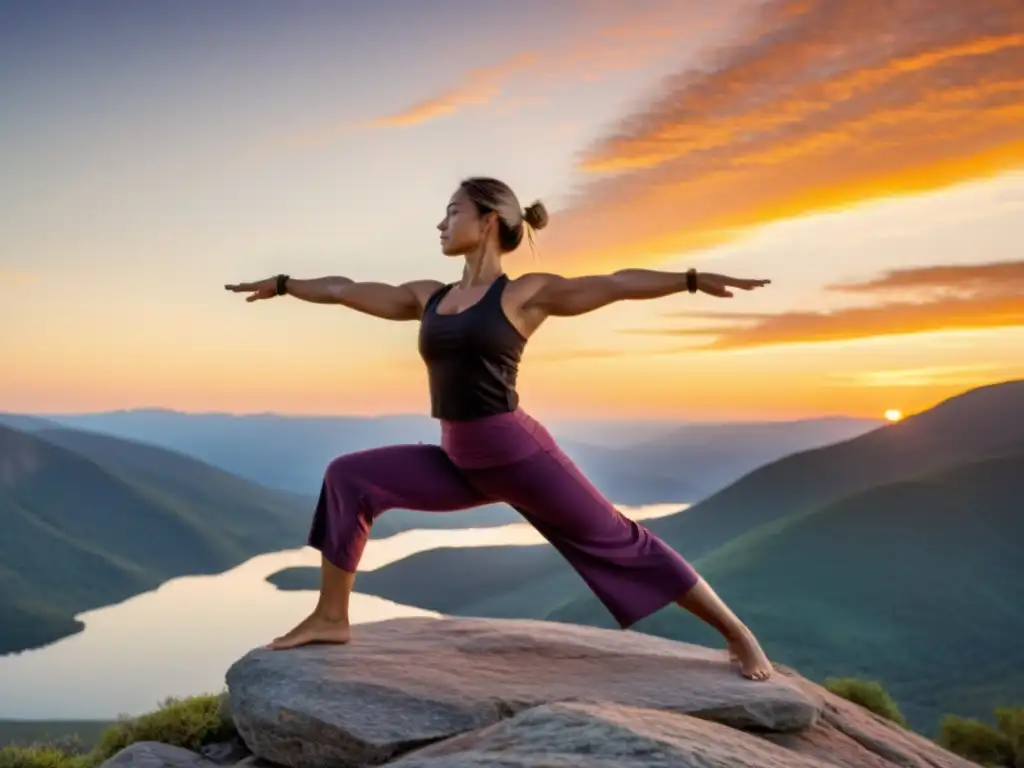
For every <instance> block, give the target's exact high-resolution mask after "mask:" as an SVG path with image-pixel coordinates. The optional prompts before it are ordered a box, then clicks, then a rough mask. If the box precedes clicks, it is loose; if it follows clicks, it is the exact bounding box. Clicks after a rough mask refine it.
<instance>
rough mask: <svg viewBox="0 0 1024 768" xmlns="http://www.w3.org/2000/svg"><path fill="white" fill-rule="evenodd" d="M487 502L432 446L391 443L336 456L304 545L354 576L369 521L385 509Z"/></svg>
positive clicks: (454, 507) (468, 505)
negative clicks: (382, 446) (307, 540)
mask: <svg viewBox="0 0 1024 768" xmlns="http://www.w3.org/2000/svg"><path fill="white" fill-rule="evenodd" d="M489 501H490V499H489V498H488V497H487V496H485V495H484V494H482V493H481V492H480V491H478V490H477V489H475V488H474V487H473V486H471V485H470V484H469V482H468V481H467V480H466V478H465V477H464V476H463V474H462V472H461V471H460V470H459V468H458V467H456V466H455V465H454V464H453V463H452V461H451V459H449V458H448V455H447V454H446V453H445V452H444V451H443V450H441V448H440V447H438V446H436V445H394V446H388V447H384V448H373V449H370V450H366V451H358V452H356V453H349V454H346V455H344V456H339V457H338V458H336V459H334V460H333V461H332V462H331V463H330V464H329V465H328V467H327V470H326V472H325V473H324V479H323V484H322V485H321V487H320V498H319V500H318V501H317V505H316V512H315V514H314V516H313V523H312V526H311V528H310V532H309V545H310V546H311V547H313V548H315V549H318V550H319V551H320V552H321V553H322V554H323V556H324V558H325V559H326V560H327V561H329V562H330V563H331V564H332V565H334V566H335V567H337V568H340V569H341V570H343V571H346V572H348V573H355V571H356V568H357V567H358V566H359V561H360V559H361V558H362V555H363V549H364V548H365V547H366V541H367V539H368V538H369V536H370V528H371V527H372V526H373V521H374V520H375V519H376V518H377V516H378V515H380V514H381V513H382V512H385V511H386V510H388V509H394V508H396V507H397V508H403V509H414V510H420V511H423V512H454V511H457V510H460V509H469V508H471V507H478V506H481V505H483V504H486V503H488V502H489Z"/></svg>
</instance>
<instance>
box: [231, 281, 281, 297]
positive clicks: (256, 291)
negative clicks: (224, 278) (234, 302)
mask: <svg viewBox="0 0 1024 768" xmlns="http://www.w3.org/2000/svg"><path fill="white" fill-rule="evenodd" d="M224 288H225V290H228V291H232V292H234V293H251V294H252V295H251V296H246V297H245V300H246V301H259V300H260V299H272V298H274V297H275V296H277V277H268V278H267V279H266V280H257V281H256V282H255V283H238V284H236V285H225V286H224Z"/></svg>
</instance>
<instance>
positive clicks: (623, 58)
mask: <svg viewBox="0 0 1024 768" xmlns="http://www.w3.org/2000/svg"><path fill="white" fill-rule="evenodd" d="M738 2H739V3H740V4H745V3H743V0H730V2H724V0H723V2H721V3H720V8H719V9H718V10H711V9H707V8H704V9H700V8H691V9H682V10H681V6H680V5H679V4H676V3H675V2H666V3H660V2H656V3H653V4H648V6H647V7H640V8H636V9H633V10H629V9H627V8H626V7H625V6H623V5H622V4H619V3H610V4H609V3H580V4H578V5H579V12H580V14H581V17H580V23H579V24H578V25H577V30H578V32H577V35H578V36H576V37H570V38H566V39H562V40H561V41H559V44H558V46H557V47H556V48H551V49H537V50H529V51H524V52H522V53H518V54H516V55H514V56H511V57H510V58H508V59H506V60H504V61H501V62H499V63H497V64H495V65H493V66H490V67H485V68H482V69H477V70H473V71H471V72H468V73H467V74H466V75H465V76H464V77H463V78H462V80H461V82H459V83H457V84H456V85H454V86H449V87H445V88H443V89H442V90H440V91H439V92H438V93H436V94H434V95H431V96H429V97H427V98H426V99H424V100H422V101H420V102H417V103H416V104H413V105H410V106H408V107H404V108H401V109H399V110H398V111H396V112H395V113H393V114H391V115H386V116H384V117H381V118H377V119H374V120H370V121H368V122H367V123H366V124H365V125H366V126H368V127H377V128H380V127H407V126H411V125H417V124H420V123H424V122H427V121H430V120H435V119H437V118H440V117H445V116H448V115H451V114H453V113H455V112H457V111H458V110H460V109H463V108H466V107H478V106H483V105H487V104H492V103H494V102H497V101H498V100H499V99H500V100H501V101H502V102H507V101H512V102H516V103H519V102H522V100H523V96H522V95H519V96H516V95H514V94H513V92H514V91H516V90H517V89H518V88H520V87H524V88H527V89H528V90H529V91H530V93H531V94H535V93H536V92H537V91H543V90H545V89H549V90H551V89H556V88H559V87H562V86H565V85H569V84H574V83H579V82H596V81H599V80H601V79H602V78H604V77H607V76H608V75H610V74H614V73H616V72H623V71H628V70H633V69H638V68H640V67H643V66H646V65H648V64H650V63H651V62H653V61H656V60H658V59H662V58H664V57H667V56H672V55H675V54H678V51H679V43H680V40H682V39H684V38H686V37H687V36H691V35H694V34H697V33H699V32H701V31H702V30H704V29H707V28H710V27H712V26H716V25H719V24H722V23H723V22H724V21H725V19H726V18H727V10H728V9H729V8H732V7H735V5H736V3H738ZM595 17H596V18H598V19H602V20H605V23H598V24H597V25H596V26H594V24H593V19H594V18H595ZM535 99H536V96H535V95H530V96H529V97H528V101H529V102H530V103H532V102H533V101H535Z"/></svg>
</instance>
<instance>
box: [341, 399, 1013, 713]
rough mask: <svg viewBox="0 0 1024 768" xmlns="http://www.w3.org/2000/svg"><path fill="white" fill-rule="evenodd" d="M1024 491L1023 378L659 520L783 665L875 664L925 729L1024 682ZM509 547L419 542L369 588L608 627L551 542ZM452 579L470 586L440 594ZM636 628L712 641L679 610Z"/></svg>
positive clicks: (460, 610) (856, 669) (787, 465)
mask: <svg viewBox="0 0 1024 768" xmlns="http://www.w3.org/2000/svg"><path fill="white" fill-rule="evenodd" d="M1020 499H1024V382H1009V383H1006V384H1002V385H995V386H991V387H982V388H979V389H976V390H972V391H970V392H967V393H965V394H963V395H960V396H957V397H954V398H951V399H949V400H947V401H945V402H943V403H941V404H940V405H938V406H936V407H935V408H933V409H931V410H929V411H927V412H924V413H922V414H919V415H917V416H914V417H912V418H909V419H907V420H906V421H904V422H902V423H899V424H895V425H892V426H888V427H884V428H881V429H878V430H875V431H873V432H871V433H868V434H866V435H863V436H861V437H858V438H854V439H851V440H847V441H844V442H841V443H839V444H836V445H832V446H828V447H824V448H820V449H817V450H812V451H805V452H800V453H797V454H794V455H792V456H789V457H787V458H784V459H781V460H779V461H775V462H772V463H770V464H769V465H767V466H765V467H762V468H760V469H758V470H756V471H754V472H752V473H750V474H749V475H747V476H746V477H744V478H743V479H741V480H740V481H738V482H736V483H735V484H733V485H732V486H730V487H729V488H726V489H725V490H723V491H722V492H720V493H718V494H715V495H714V496H712V497H711V498H709V499H707V500H706V501H704V502H702V503H700V504H697V505H695V506H694V507H692V508H690V509H688V510H686V511H685V512H682V513H680V514H677V515H672V516H670V517H666V518H661V519H658V520H652V521H649V522H647V525H648V526H649V527H650V528H652V529H653V530H656V531H658V532H659V533H660V534H661V535H663V536H664V537H665V538H666V539H667V540H668V541H669V542H670V543H672V544H673V545H675V546H677V547H678V549H679V550H680V551H682V552H683V553H684V554H686V555H687V556H688V557H689V558H691V560H694V561H695V563H696V565H697V566H698V568H699V570H700V571H701V572H702V573H703V574H704V575H705V576H706V577H707V578H708V580H709V581H710V582H711V583H712V584H713V585H714V586H715V588H716V589H718V590H719V591H720V592H721V593H722V594H723V596H724V597H725V598H726V599H727V600H728V601H729V602H730V604H732V605H733V606H734V607H735V608H736V609H737V611H738V612H739V613H740V614H741V615H742V616H743V617H744V618H745V619H746V620H748V621H749V622H750V623H751V625H752V627H753V628H755V629H756V630H757V631H758V633H759V635H760V636H761V637H762V639H763V641H764V642H765V644H766V646H767V647H768V649H769V650H770V652H771V653H772V654H773V655H774V656H776V657H777V658H778V659H779V660H780V661H783V662H785V663H787V664H792V665H795V666H798V667H799V668H801V669H804V670H807V671H808V672H810V673H811V675H812V676H814V675H817V676H819V678H820V677H824V676H827V675H836V674H852V675H857V676H861V677H874V678H878V679H880V680H881V681H882V682H883V683H884V685H885V687H886V688H887V689H889V690H890V691H891V692H892V693H893V694H894V695H895V696H896V697H897V699H898V700H899V702H900V705H901V706H902V707H903V709H904V712H905V713H906V714H907V716H908V718H909V719H910V720H911V722H912V723H913V724H914V725H915V727H918V728H920V729H923V730H928V729H931V728H933V727H934V724H935V722H936V719H937V717H938V716H939V714H942V713H944V712H955V713H959V714H963V715H969V716H970V715H975V716H980V717H984V716H987V714H988V713H989V712H990V711H991V710H992V708H993V707H994V706H997V705H1000V704H1003V703H1005V704H1011V703H1012V701H1013V700H1014V696H1012V695H1010V694H1011V693H1013V692H1014V691H1019V690H1021V689H1022V688H1024V671H1022V670H1024V645H1022V644H1021V643H1020V642H1019V638H1020V637H1022V636H1024V557H1021V556H1020V551H1021V548H1020V543H1021V542H1022V541H1024V505H1022V504H1021V502H1020ZM503 549H504V551H501V552H493V551H492V552H488V553H486V557H485V558H482V557H481V556H480V555H479V554H478V553H474V552H472V551H469V550H450V551H437V552H434V553H423V554H422V555H419V556H417V557H415V558H412V557H411V558H408V559H406V560H403V561H399V562H397V563H393V564H391V565H389V566H387V567H385V568H382V569H380V570H379V571H376V572H374V573H372V574H366V575H365V576H366V577H371V578H365V577H364V578H363V579H362V580H361V582H360V590H361V591H365V592H367V593H370V594H376V595H379V596H381V597H385V598H387V599H390V600H395V601H398V602H405V603H411V604H414V605H418V606H421V607H424V608H430V609H434V610H444V611H446V612H448V613H453V614H458V615H479V616H502V617H503V616H508V615H517V616H523V617H530V618H548V619H555V620H560V621H568V622H574V623H582V624H592V625H596V626H612V621H611V619H610V617H609V615H608V613H607V611H606V610H605V609H604V608H603V606H601V605H600V603H598V601H597V600H596V599H595V598H594V597H593V596H592V595H591V594H590V592H589V590H587V588H586V587H585V585H583V583H582V581H581V580H580V579H579V578H578V577H577V576H576V575H575V574H574V573H572V572H571V571H569V569H568V566H567V565H565V564H564V563H562V562H561V561H560V556H559V555H558V554H557V553H556V552H554V551H553V550H552V549H551V548H550V547H509V548H503ZM481 571H486V572H487V575H486V576H483V575H479V573H480V572H481ZM467 573H473V574H474V577H473V579H472V580H469V579H464V577H463V574H467ZM453 576H454V578H456V579H459V580H460V586H458V587H457V588H455V591H454V593H453V594H452V598H454V597H456V596H457V598H458V599H457V600H455V599H449V598H448V597H447V596H444V595H442V592H443V591H444V589H445V587H444V586H443V584H444V583H448V582H450V581H451V580H452V578H453ZM463 580H464V581H469V586H468V587H467V586H466V585H465V584H462V583H461V581H463ZM474 584H479V588H478V589H472V586H473V585H474ZM441 602H443V603H445V604H446V607H445V608H438V607H437V606H438V605H439V603H441ZM450 603H454V604H450ZM637 629H640V630H642V631H646V632H651V633H654V634H662V635H665V636H668V637H673V638H677V639H684V640H690V641H693V642H698V643H701V642H708V641H710V640H711V639H712V635H711V634H710V632H708V631H707V630H705V629H704V628H703V626H701V625H700V624H699V623H698V622H696V621H695V620H693V619H691V618H690V617H689V616H687V615H686V614H685V613H684V612H682V611H679V610H678V609H667V610H665V611H661V612H659V613H658V614H656V615H655V616H653V617H651V618H650V619H648V620H646V621H644V622H642V623H641V624H640V625H638V627H637Z"/></svg>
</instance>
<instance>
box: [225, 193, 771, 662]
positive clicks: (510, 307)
mask: <svg viewBox="0 0 1024 768" xmlns="http://www.w3.org/2000/svg"><path fill="white" fill-rule="evenodd" d="M547 221H548V215H547V212H546V210H545V208H544V206H543V205H542V204H541V203H540V202H536V203H534V204H533V205H531V206H529V207H528V208H526V209H525V210H523V209H522V208H520V205H519V201H518V200H517V199H516V196H515V194H513V192H512V190H511V189H510V188H509V187H508V186H507V185H506V184H504V183H502V182H500V181H498V180H496V179H490V178H473V179H467V180H466V181H464V182H462V184H461V185H460V186H459V188H458V190H457V191H456V192H455V194H454V195H453V196H452V197H451V200H450V201H449V203H448V208H447V210H446V212H445V217H444V219H443V220H442V221H441V223H440V224H438V225H437V228H438V229H439V230H440V232H441V250H442V252H443V253H444V254H445V255H447V256H463V257H464V258H465V262H466V263H465V268H464V269H463V275H462V280H461V281H459V282H458V283H457V284H450V285H444V284H442V283H440V282H438V281H436V280H417V281H414V282H409V283H404V284H402V285H384V284H381V283H357V282H355V281H353V280H350V279H348V278H344V277H322V278H318V279H314V280H295V279H291V278H289V277H288V276H286V275H278V276H277V277H271V278H267V279H266V280H261V281H259V282H255V283H242V284H239V285H228V286H225V287H226V288H227V289H228V290H230V291H235V292H244V293H249V294H251V295H250V296H248V297H247V299H246V300H247V301H256V300H259V299H269V298H272V297H274V296H281V295H286V294H287V295H289V296H294V297H296V298H298V299H302V300H304V301H310V302H316V303H320V304H341V305H343V306H346V307H350V308H351V309H355V310H358V311H360V312H364V313H366V314H369V315H374V316H376V317H380V318H384V319H387V320H419V321H420V330H419V351H420V355H421V356H422V358H423V360H424V362H425V363H426V367H427V373H428V378H429V383H430V399H431V415H432V416H433V417H434V418H437V419H439V420H440V424H441V445H440V446H435V445H422V444H417V445H397V446H390V447H385V448H376V449H372V450H366V451H359V452H356V453H352V454H348V455H345V456H340V457H338V458H336V459H334V460H333V461H332V462H331V463H330V465H329V466H328V467H327V470H326V472H325V473H324V479H323V484H322V486H321V490H320V499H319V501H318V503H317V507H316V512H315V515H314V517H313V522H312V526H311V530H310V534H309V544H310V545H311V546H312V547H315V548H316V549H318V550H319V551H320V552H321V555H322V557H321V579H322V580H321V585H320V598H319V601H318V603H317V606H316V608H315V609H314V610H313V613H312V614H311V615H310V616H309V617H308V618H306V619H305V620H304V621H302V622H301V623H300V624H299V625H298V626H296V627H295V628H294V629H292V630H291V631H290V632H288V633H287V634H285V635H282V636H281V637H278V638H277V639H276V640H274V641H273V642H272V643H270V645H269V647H270V648H274V649H284V648H294V647H297V646H300V645H305V644H307V643H347V642H349V640H350V639H351V629H350V626H349V614H348V605H349V594H350V593H351V591H352V585H353V582H354V579H355V573H356V569H357V567H358V565H359V560H360V556H361V555H362V551H363V547H364V546H365V544H366V540H367V537H368V534H369V530H370V526H371V525H372V524H373V521H374V519H375V518H376V517H377V515H379V514H381V513H382V512H384V511H386V510H388V509H392V508H396V507H397V508H405V509H416V510H424V511H434V512H444V511H452V510H459V509H467V508H470V507H475V506H479V505H482V504H487V503H492V502H497V501H501V502H505V503H507V504H509V505H510V506H512V507H514V508H515V509H516V510H518V511H519V513H520V514H522V515H523V517H525V518H526V519H527V520H528V521H529V522H530V523H531V524H532V525H533V526H534V527H535V528H537V530H538V531H539V532H540V533H541V534H542V535H543V536H544V537H545V538H546V539H547V540H548V541H550V542H551V543H552V544H553V545H554V546H555V547H556V548H557V549H558V550H559V551H560V552H561V553H562V554H563V555H564V556H565V558H566V559H567V560H568V561H569V563H570V565H571V566H572V567H573V568H574V569H575V570H576V572H577V573H579V575H580V576H581V577H582V578H583V580H584V581H585V582H586V583H587V585H588V586H589V587H590V588H591V589H592V590H593V591H594V593H595V594H596V595H597V597H598V598H599V599H600V600H601V602H602V603H603V604H604V605H605V606H606V607H607V608H608V610H609V611H610V612H611V613H612V615H613V616H614V617H615V619H616V621H617V622H618V623H619V625H620V626H621V627H622V628H623V629H625V628H628V627H630V626H631V625H633V624H634V623H636V622H637V621H638V620H640V619H642V618H644V617H645V616H648V615H649V614H651V613H653V612H655V611H657V610H659V609H660V608H662V607H663V606H665V605H668V604H669V603H673V602H674V603H677V604H678V605H680V606H682V607H683V608H686V609H687V610H689V611H690V612H692V613H693V614H694V615H696V616H697V617H698V618H700V619H702V620H704V621H705V622H707V623H708V624H710V625H711V626H712V627H714V628H715V629H717V630H718V631H719V632H720V633H721V634H722V636H723V637H724V638H725V641H726V643H727V645H728V649H729V653H730V657H731V658H732V660H733V661H734V662H736V663H738V665H739V667H740V670H741V673H742V674H743V675H744V676H745V677H748V678H750V679H752V680H766V679H768V677H769V676H770V675H771V672H772V665H771V663H770V662H769V660H768V658H767V656H766V655H765V654H764V651H762V649H761V647H760V645H759V644H758V642H757V640H756V639H755V637H754V635H753V633H751V631H750V630H749V629H748V628H747V627H746V626H745V625H744V624H743V623H742V622H741V621H740V620H739V619H738V618H737V617H736V616H735V615H734V614H733V613H732V612H731V611H730V610H729V609H728V608H727V607H726V606H725V605H724V604H723V602H722V601H721V600H720V599H719V598H718V596H717V595H716V594H715V593H714V592H713V591H712V589H711V587H709V586H708V584H707V583H706V582H705V581H704V580H703V579H701V578H700V577H699V576H698V575H697V573H696V572H695V571H694V570H693V568H692V567H691V566H690V565H689V564H688V563H687V562H686V561H685V560H684V559H683V558H682V557H681V556H680V555H679V554H677V553H676V552H674V551H673V550H672V549H671V548H670V547H669V546H668V545H666V544H665V543H664V542H662V541H661V540H660V539H658V538H657V537H656V536H654V535H653V534H652V533H651V532H650V531H648V530H647V529H646V528H645V527H644V526H642V525H639V524H637V523H635V522H634V521H632V520H630V519H628V518H627V517H625V516H624V515H622V514H621V513H620V512H619V511H618V510H616V509H615V507H614V506H612V504H611V503H610V502H609V501H608V500H607V499H605V498H604V497H603V496H602V495H601V494H600V493H599V492H598V490H597V489H596V488H595V487H594V486H593V485H592V484H591V483H590V482H589V481H588V480H587V479H586V478H585V477H584V476H583V475H582V474H581V473H580V471H579V470H578V469H577V468H576V466H575V465H574V464H573V462H572V461H571V460H570V459H569V458H568V457H567V456H566V455H565V454H564V453H563V452H562V451H561V450H560V449H559V448H558V446H557V445H556V444H555V441H554V440H553V439H552V437H551V435H550V434H549V433H548V432H547V430H545V429H544V427H543V426H541V425H540V424H538V423H537V422H536V421H534V420H533V419H532V418H530V416H528V415H527V414H526V413H525V412H524V411H523V410H522V409H520V408H519V397H518V395H517V393H516V374H517V371H518V365H519V361H520V358H521V356H522V352H523V348H524V346H525V345H526V342H527V339H529V338H530V336H532V335H533V333H534V332H535V331H536V330H537V329H538V328H539V327H540V326H541V324H542V323H543V322H544V321H545V320H546V319H547V318H548V317H551V316H557V317H567V316H574V315H582V314H584V313H586V312H592V311H593V310H595V309H598V308H599V307H603V306H605V305H607V304H610V303H612V302H615V301H623V300H626V299H653V298H657V297H661V296H668V295H669V294H673V293H678V292H681V291H684V290H688V291H689V292H690V293H695V292H696V291H702V292H704V293H708V294H711V295H713V296H723V297H729V296H732V293H731V292H730V290H729V289H730V288H739V289H742V290H750V289H753V288H757V287H760V286H763V285H766V284H767V283H768V282H769V281H767V280H738V279H734V278H731V277H725V276H723V275H712V274H704V273H697V272H696V271H694V270H690V271H689V272H687V273H684V274H677V273H668V272H655V271H651V270H644V269H626V270H622V271H619V272H616V273H614V274H611V275H596V276H590V277H578V278H571V279H570V278H565V277H560V276H558V275H553V274H542V273H531V274H526V275H523V276H522V277H519V278H516V279H515V280H512V279H509V277H508V276H507V275H506V274H505V272H504V270H503V267H502V256H503V255H504V254H506V253H509V252H511V251H514V250H515V249H516V248H517V247H518V246H519V245H520V243H521V242H522V240H523V236H524V232H529V236H530V238H531V239H532V232H530V230H539V229H542V228H543V227H544V226H545V225H546V224H547Z"/></svg>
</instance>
